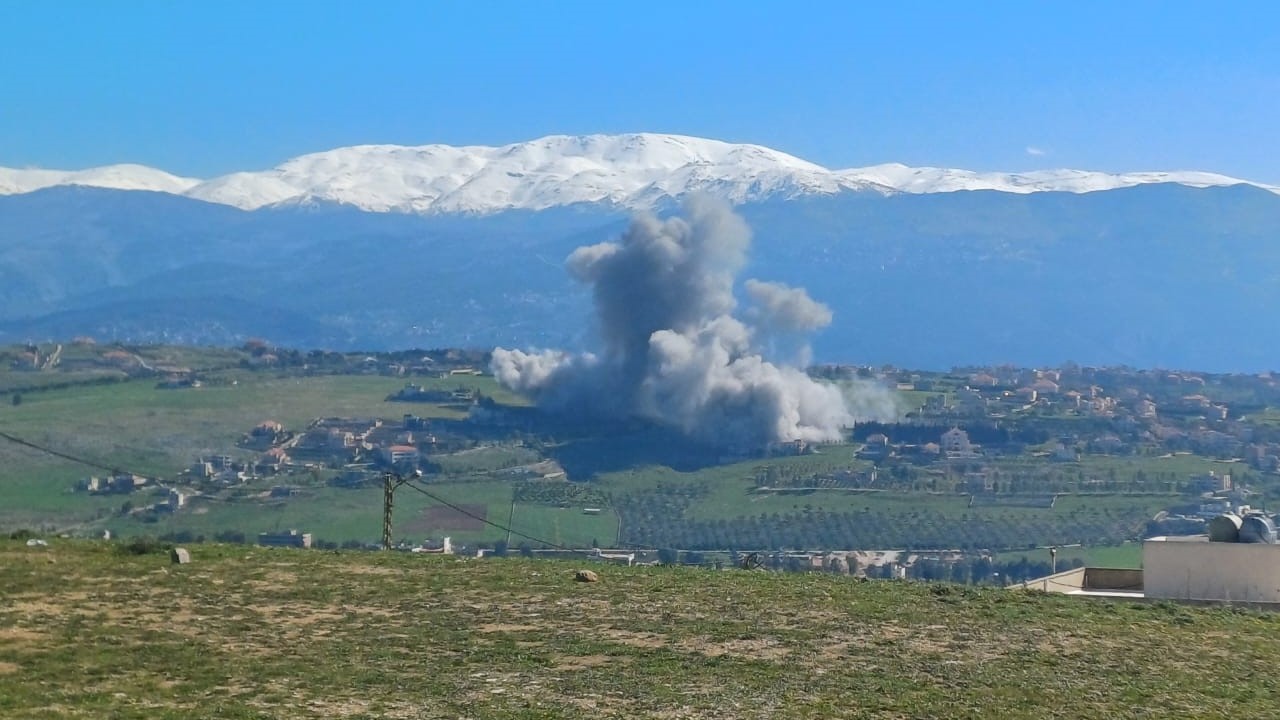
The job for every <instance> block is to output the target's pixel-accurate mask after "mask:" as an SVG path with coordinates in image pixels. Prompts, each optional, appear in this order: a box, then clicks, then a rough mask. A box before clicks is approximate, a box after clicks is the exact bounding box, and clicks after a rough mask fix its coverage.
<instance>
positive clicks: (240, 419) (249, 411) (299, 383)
mask: <svg viewBox="0 0 1280 720" xmlns="http://www.w3.org/2000/svg"><path fill="white" fill-rule="evenodd" d="M233 374H234V380H235V383H236V384H234V385H232V384H229V383H228V384H219V385H213V384H210V385H207V386H205V387H201V388H197V389H184V390H161V389H157V388H156V387H155V383H154V381H145V380H139V381H131V382H121V383H114V384H109V385H87V386H78V387H71V388H64V389H57V390H49V391H45V392H33V393H27V394H26V395H24V396H23V402H22V403H21V404H20V405H17V406H14V405H8V404H6V405H4V406H0V431H4V432H7V433H10V434H13V435H16V436H19V437H22V438H24V439H26V440H29V441H31V442H34V443H38V444H41V445H45V446H48V447H52V448H56V449H58V450H60V451H62V452H65V453H69V454H72V455H75V456H77V457H82V458H85V459H88V460H92V461H95V462H98V463H101V464H103V465H106V466H108V467H119V468H122V469H126V470H130V471H134V472H139V473H142V474H146V475H152V476H159V477H171V476H173V475H174V474H176V473H177V472H178V471H180V470H182V469H183V468H186V467H188V466H189V465H190V464H191V463H192V462H193V461H194V460H195V459H196V458H197V457H199V456H202V455H209V454H213V453H224V452H230V454H232V455H245V456H247V455H246V454H245V453H242V452H238V451H236V450H235V443H236V441H237V440H238V439H239V438H240V436H241V435H243V434H244V433H245V432H247V431H248V430H249V429H250V428H252V427H253V426H254V425H256V424H257V423H259V422H262V421H263V420H276V421H278V422H280V423H283V424H284V425H285V427H286V428H289V429H295V430H296V429H301V428H303V427H305V426H306V424H307V423H309V422H310V421H311V420H313V419H315V418H318V417H325V416H347V417H352V416H354V417H383V418H399V417H400V416H401V415H403V414H405V413H407V412H412V413H415V414H417V415H420V416H424V417H440V418H459V417H462V413H461V412H460V411H458V410H454V409H449V408H441V407H438V406H436V405H431V404H423V403H393V402H387V401H386V400H385V398H386V396H387V395H388V394H389V393H392V392H394V391H396V390H399V389H400V388H401V387H403V386H404V380H403V379H399V378H388V377H378V376H358V375H356V376H352V375H336V376H319V377H280V376H276V375H274V374H271V373H266V372H261V373H250V372H238V371H233ZM417 382H419V384H424V385H427V386H431V385H432V384H436V385H438V386H440V387H442V388H449V389H451V388H454V387H458V386H465V387H472V388H476V389H479V390H480V391H481V392H484V393H485V394H486V395H490V396H493V397H496V398H499V399H501V400H502V401H504V402H505V401H513V400H515V398H514V397H513V396H511V395H510V393H507V392H506V391H504V390H502V389H501V388H500V387H498V386H497V384H496V383H494V382H493V380H492V378H483V377H471V376H461V377H457V378H448V379H441V380H429V379H423V380H418V381H417ZM521 402H523V401H521ZM0 467H2V468H3V470H0V528H5V527H8V528H16V527H29V526H36V525H42V524H44V525H53V526H56V527H63V528H65V527H74V526H77V525H78V524H80V523H83V522H85V521H89V520H92V519H93V518H94V517H95V515H96V514H97V513H98V512H100V511H101V510H103V509H105V508H109V507H114V506H118V505H119V504H120V503H121V501H122V498H119V497H115V498H92V497H90V496H88V495H85V494H84V493H73V492H71V488H72V487H73V486H74V485H75V484H76V482H77V481H78V480H80V479H82V478H84V477H86V476H88V475H94V474H98V475H101V474H103V473H104V471H103V470H99V469H94V468H90V467H85V466H82V465H79V464H76V463H71V462H68V461H66V460H62V459H59V458H55V457H50V456H48V455H45V454H43V453H40V452H36V451H34V450H30V449H27V448H23V447H20V446H16V445H12V444H9V443H0ZM378 512H380V511H378Z"/></svg>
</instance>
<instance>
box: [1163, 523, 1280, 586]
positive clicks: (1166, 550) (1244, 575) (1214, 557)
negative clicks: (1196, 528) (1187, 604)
mask: <svg viewBox="0 0 1280 720" xmlns="http://www.w3.org/2000/svg"><path fill="white" fill-rule="evenodd" d="M1142 569H1143V586H1144V587H1143V591H1144V594H1145V595H1146V597H1148V598H1157V599H1170V600H1214V601H1220V602H1247V603H1280V545H1251V544H1245V543H1211V542H1209V541H1208V540H1207V539H1206V538H1205V537H1204V536H1198V537H1192V538H1152V539H1150V540H1147V541H1146V542H1144V543H1143V544H1142Z"/></svg>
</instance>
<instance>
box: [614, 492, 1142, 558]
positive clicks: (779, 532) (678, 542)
mask: <svg viewBox="0 0 1280 720" xmlns="http://www.w3.org/2000/svg"><path fill="white" fill-rule="evenodd" d="M618 510H619V516H620V518H621V521H622V530H621V538H622V541H623V543H624V544H631V545H636V546H642V547H679V548H687V549H690V550H722V549H726V548H751V549H770V550H780V549H788V548H790V549H806V550H814V549H859V548H861V549H869V548H913V549H938V550H943V549H959V550H978V549H990V550H1004V549H1021V548H1026V547H1035V546H1040V545H1065V544H1071V543H1087V544H1113V543H1119V542H1123V541H1125V540H1130V539H1133V538H1135V537H1138V536H1140V535H1141V534H1142V532H1143V529H1144V527H1145V523H1146V521H1147V517H1146V513H1145V512H1144V511H1143V510H1141V509H1140V508H1137V507H1134V508H1117V509H1112V508H1099V509H1096V510H1082V511H1074V512H1071V513H1060V512H1028V511H1025V510H1021V509H1017V510H1005V511H991V512H983V513H972V514H963V515H951V514H945V513H942V512H938V511H934V510H921V511H918V512H912V513H892V514H889V513H869V512H827V511H821V510H820V511H816V512H793V513H786V514H778V513H772V514H760V515H757V516H754V517H737V518H733V519H721V520H700V519H692V518H687V517H684V516H683V514H682V513H678V514H673V513H664V512H661V511H660V510H659V509H658V508H654V507H652V506H649V507H638V506H637V505H636V504H634V503H622V504H620V505H619V506H618Z"/></svg>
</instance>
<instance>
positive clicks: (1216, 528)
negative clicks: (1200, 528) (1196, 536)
mask: <svg viewBox="0 0 1280 720" xmlns="http://www.w3.org/2000/svg"><path fill="white" fill-rule="evenodd" d="M1241 522H1242V521H1241V520H1240V516H1239V515H1236V514H1235V513H1224V514H1222V515H1219V516H1218V517H1216V518H1214V519H1212V520H1210V521H1209V525H1208V530H1209V542H1239V541H1240V525H1241Z"/></svg>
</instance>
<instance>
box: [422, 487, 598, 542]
mask: <svg viewBox="0 0 1280 720" xmlns="http://www.w3.org/2000/svg"><path fill="white" fill-rule="evenodd" d="M405 485H406V486H407V487H410V488H413V489H414V490H417V491H418V492H420V493H422V494H423V495H426V496H427V497H429V498H431V499H432V500H435V501H436V502H438V503H440V504H441V505H444V506H445V507H447V508H449V509H450V510H453V511H454V512H457V513H461V514H462V515H465V516H467V517H469V518H471V519H472V520H479V521H480V522H482V523H484V524H485V525H489V526H491V527H494V528H497V529H499V530H501V531H503V532H506V533H510V534H512V535H518V536H520V537H522V538H524V539H525V540H532V541H533V542H536V543H542V544H543V545H546V546H548V547H553V548H555V549H557V550H573V548H570V547H565V546H564V545H561V544H560V543H554V542H551V541H550V540H543V539H542V538H539V537H534V536H533V535H529V534H527V533H522V532H520V531H519V530H512V529H511V528H509V527H507V526H506V525H503V524H502V523H496V522H494V521H492V520H490V519H488V518H486V517H483V516H481V515H476V514H475V513H473V512H470V511H468V510H465V509H463V508H461V507H458V506H457V505H454V504H453V503H451V502H449V501H448V500H445V499H444V498H442V497H440V496H439V495H436V494H435V493H432V492H430V491H427V490H424V489H423V488H421V487H419V486H418V485H414V484H413V483H411V482H407V483H405Z"/></svg>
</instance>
